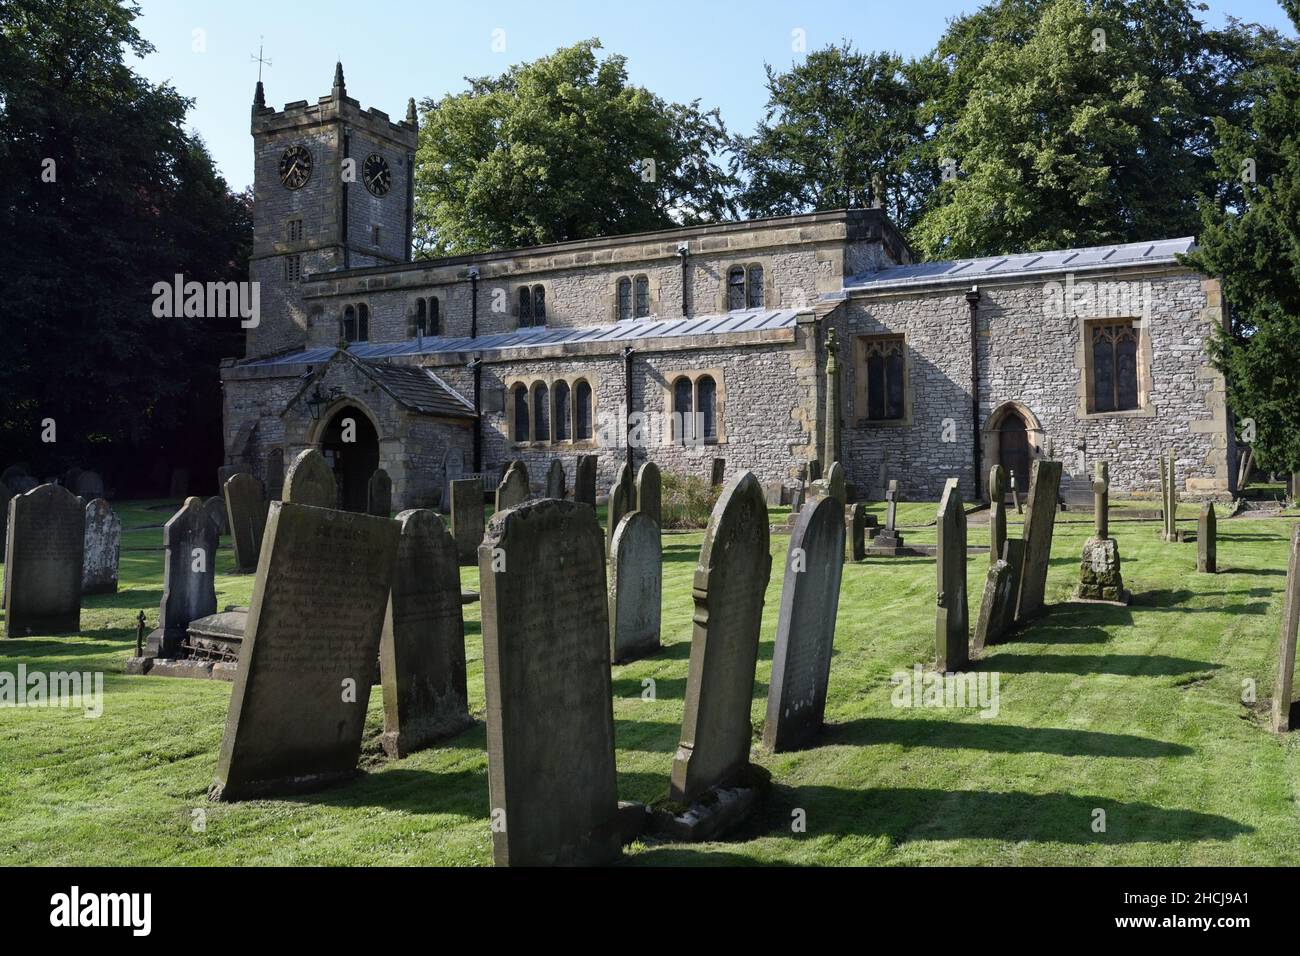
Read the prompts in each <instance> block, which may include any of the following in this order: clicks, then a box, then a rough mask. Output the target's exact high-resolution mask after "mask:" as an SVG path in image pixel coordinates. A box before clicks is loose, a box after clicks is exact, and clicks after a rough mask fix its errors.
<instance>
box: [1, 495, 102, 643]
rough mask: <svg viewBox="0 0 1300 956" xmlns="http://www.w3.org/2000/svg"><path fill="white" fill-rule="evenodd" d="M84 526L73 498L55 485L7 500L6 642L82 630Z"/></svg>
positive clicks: (81, 512)
mask: <svg viewBox="0 0 1300 956" xmlns="http://www.w3.org/2000/svg"><path fill="white" fill-rule="evenodd" d="M85 522H86V513H85V509H84V508H83V507H82V506H81V505H80V504H79V503H78V502H77V496H76V495H74V494H73V493H72V492H70V491H68V489H66V488H63V487H61V486H59V485H39V486H37V487H36V488H33V489H32V490H31V491H25V492H23V493H22V494H20V495H15V496H14V497H13V498H10V499H9V527H8V529H7V532H6V533H7V534H8V539H7V540H8V543H7V545H6V547H5V635H6V636H7V637H28V636H33V635H44V634H68V633H72V632H75V631H78V630H80V629H81V569H82V559H83V556H84V548H85V544H86V541H85Z"/></svg>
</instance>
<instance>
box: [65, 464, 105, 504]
mask: <svg viewBox="0 0 1300 956" xmlns="http://www.w3.org/2000/svg"><path fill="white" fill-rule="evenodd" d="M72 491H73V493H74V494H77V495H80V496H81V497H83V498H85V499H86V500H87V501H89V500H91V499H92V498H102V497H104V479H102V478H100V477H99V473H98V472H94V471H83V472H82V473H81V474H79V475H78V476H77V483H76V485H75V486H74V487H73V489H72Z"/></svg>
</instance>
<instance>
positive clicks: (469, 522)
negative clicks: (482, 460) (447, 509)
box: [451, 478, 483, 564]
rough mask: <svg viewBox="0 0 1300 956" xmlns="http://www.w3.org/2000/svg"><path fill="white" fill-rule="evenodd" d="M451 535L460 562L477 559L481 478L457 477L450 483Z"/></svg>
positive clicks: (480, 521)
mask: <svg viewBox="0 0 1300 956" xmlns="http://www.w3.org/2000/svg"><path fill="white" fill-rule="evenodd" d="M451 536H452V538H453V539H454V540H455V542H456V559H457V561H458V562H459V563H460V564H473V563H475V562H476V561H478V546H479V544H480V543H481V542H482V541H483V481H482V479H481V478H457V479H456V480H455V481H453V482H452V483H451Z"/></svg>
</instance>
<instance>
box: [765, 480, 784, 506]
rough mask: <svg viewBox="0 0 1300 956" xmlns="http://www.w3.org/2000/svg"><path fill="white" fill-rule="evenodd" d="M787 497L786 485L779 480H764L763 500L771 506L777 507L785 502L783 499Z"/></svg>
mask: <svg viewBox="0 0 1300 956" xmlns="http://www.w3.org/2000/svg"><path fill="white" fill-rule="evenodd" d="M784 497H785V486H784V485H783V484H782V483H781V482H779V481H765V482H763V501H764V502H766V504H767V506H768V507H769V508H775V507H778V506H780V505H783V504H785V502H784V501H783V500H782V499H783V498H784Z"/></svg>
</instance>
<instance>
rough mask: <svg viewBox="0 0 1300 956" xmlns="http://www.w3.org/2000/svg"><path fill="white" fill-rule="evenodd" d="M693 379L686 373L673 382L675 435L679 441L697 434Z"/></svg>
mask: <svg viewBox="0 0 1300 956" xmlns="http://www.w3.org/2000/svg"><path fill="white" fill-rule="evenodd" d="M693 391H694V390H693V388H692V387H691V380H690V379H689V378H687V377H686V376H685V375H683V376H681V377H680V378H678V379H677V381H675V382H673V437H674V438H676V439H677V441H678V443H679V444H680V443H684V442H687V441H690V440H692V439H693V438H694V435H695V415H694V411H695V408H694V401H693V398H694V396H693V394H692V392H693Z"/></svg>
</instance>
